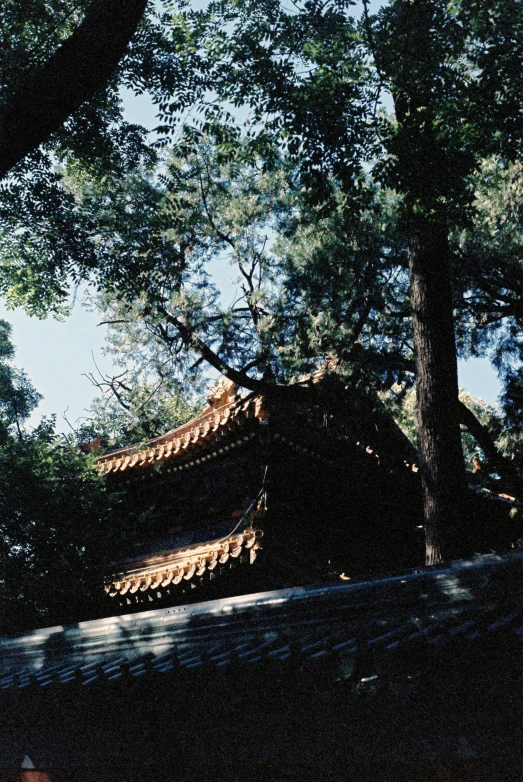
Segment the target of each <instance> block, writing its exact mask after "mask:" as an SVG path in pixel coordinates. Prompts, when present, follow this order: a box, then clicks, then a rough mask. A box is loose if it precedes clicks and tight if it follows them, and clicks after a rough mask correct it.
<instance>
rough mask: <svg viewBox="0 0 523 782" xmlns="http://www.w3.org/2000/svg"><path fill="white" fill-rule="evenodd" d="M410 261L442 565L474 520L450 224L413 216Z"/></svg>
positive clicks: (430, 540) (423, 456)
mask: <svg viewBox="0 0 523 782" xmlns="http://www.w3.org/2000/svg"><path fill="white" fill-rule="evenodd" d="M409 268H410V286H411V288H410V295H411V304H412V318H413V328H414V347H415V352H416V389H417V405H416V431H417V435H418V446H419V455H420V472H421V479H422V484H423V494H424V516H425V539H426V563H427V565H434V564H437V563H439V562H442V561H443V560H444V559H445V558H448V557H452V556H453V555H454V554H455V553H456V551H457V543H458V541H459V540H460V538H461V535H462V534H464V533H465V529H464V527H466V523H465V502H466V478H465V463H464V459H463V451H462V447H461V435H460V427H459V413H458V373H457V359H456V345H455V339H454V324H453V318H452V293H451V283H450V263H449V246H448V239H447V234H446V230H445V227H444V225H441V224H438V223H431V222H430V221H429V220H427V219H423V218H418V219H417V220H416V221H415V222H414V223H413V229H412V232H411V235H410V240H409Z"/></svg>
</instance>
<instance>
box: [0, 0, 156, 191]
mask: <svg viewBox="0 0 523 782" xmlns="http://www.w3.org/2000/svg"><path fill="white" fill-rule="evenodd" d="M146 4H147V0H94V2H93V3H92V5H91V6H90V7H89V10H88V11H87V13H86V15H85V17H84V19H83V21H82V22H81V24H80V25H79V26H78V27H77V28H76V30H75V31H74V32H73V33H72V35H71V36H70V37H69V38H68V39H67V40H66V41H65V42H64V43H63V44H62V45H61V46H60V47H59V48H58V49H57V51H56V52H55V53H54V54H53V55H52V56H51V57H50V58H49V59H48V60H47V62H46V63H45V64H44V65H43V66H41V67H40V68H39V70H37V71H36V72H33V73H31V74H27V78H25V79H23V80H22V83H21V85H20V86H18V87H17V89H16V90H15V91H14V93H13V94H12V95H11V96H10V97H9V98H8V99H7V101H6V103H5V104H4V105H3V106H2V107H1V108H0V177H4V176H5V175H6V174H7V172H8V171H9V170H10V169H11V168H12V167H13V166H14V165H15V164H16V163H18V162H19V161H20V160H22V158H24V157H25V155H27V154H28V153H29V152H31V151H32V150H34V149H36V148H37V147H38V146H39V145H40V144H42V143H43V142H45V141H46V140H47V139H48V138H49V136H50V135H51V133H53V132H54V131H55V130H57V129H58V128H59V127H60V126H61V125H62V124H63V123H64V122H65V120H66V119H67V117H68V116H70V115H71V114H72V113H73V112H74V111H76V110H77V109H78V108H79V107H80V106H81V104H82V103H84V102H85V101H86V100H88V99H89V98H90V97H92V95H93V94H94V93H95V92H96V91H97V90H99V89H101V88H102V87H103V86H104V84H105V83H106V82H107V80H108V79H109V77H110V76H111V74H112V73H113V71H114V69H115V68H116V66H117V64H118V62H119V60H120V59H121V57H122V56H123V54H124V52H125V49H126V47H127V45H128V43H129V41H130V39H131V37H132V36H133V34H134V32H135V30H136V28H137V26H138V23H139V21H140V19H141V17H142V15H143V12H144V10H145V7H146Z"/></svg>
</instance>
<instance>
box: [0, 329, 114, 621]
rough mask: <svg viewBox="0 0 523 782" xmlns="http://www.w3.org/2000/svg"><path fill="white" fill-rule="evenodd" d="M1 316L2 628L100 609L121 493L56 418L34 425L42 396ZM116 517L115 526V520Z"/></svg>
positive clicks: (0, 543) (0, 509)
mask: <svg viewBox="0 0 523 782" xmlns="http://www.w3.org/2000/svg"><path fill="white" fill-rule="evenodd" d="M13 353H14V350H13V346H12V344H11V341H10V327H9V325H8V324H7V323H6V322H5V321H0V626H1V628H2V632H12V631H15V630H18V629H21V628H23V627H26V626H28V625H35V624H36V625H38V624H40V625H41V624H51V623H53V622H64V621H72V620H73V619H74V620H77V619H78V617H79V616H81V615H82V614H85V612H86V610H87V607H86V600H89V599H91V600H93V601H94V606H93V605H92V606H91V610H96V601H97V599H98V598H97V594H98V593H99V592H100V588H101V583H102V576H103V566H104V565H105V564H106V563H107V561H108V559H109V557H110V556H111V555H113V554H114V551H115V550H116V549H117V548H118V546H119V540H120V536H121V535H122V534H125V533H124V529H125V528H124V525H123V524H122V523H121V521H122V520H121V519H120V524H119V523H117V521H116V520H117V517H118V513H119V497H118V496H117V495H110V494H108V493H107V491H106V488H105V486H104V484H103V482H102V480H101V479H100V477H99V476H98V472H97V470H96V469H95V468H94V466H93V461H92V458H86V457H84V456H80V455H79V454H78V451H77V449H76V447H75V446H74V444H73V443H72V442H70V441H67V440H65V439H64V438H63V437H60V436H58V435H56V434H55V431H54V421H53V420H45V419H44V420H42V422H41V423H40V425H39V426H37V427H36V428H35V429H33V430H32V431H31V430H27V429H26V428H25V427H24V421H25V419H26V418H27V416H28V415H29V413H30V412H31V410H32V409H33V408H34V407H35V406H36V404H37V403H38V400H39V398H40V397H39V395H38V394H37V393H36V391H35V390H34V388H33V387H32V385H31V383H30V382H29V380H28V379H27V377H26V376H25V375H24V373H23V372H21V371H20V370H18V369H17V368H16V367H15V366H14V364H13V361H12V358H13ZM111 520H112V521H113V524H111Z"/></svg>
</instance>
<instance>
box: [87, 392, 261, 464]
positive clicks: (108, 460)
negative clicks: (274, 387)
mask: <svg viewBox="0 0 523 782" xmlns="http://www.w3.org/2000/svg"><path fill="white" fill-rule="evenodd" d="M217 388H218V391H219V392H220V393H217V392H216V390H215V392H214V393H213V394H211V395H210V397H209V400H208V402H209V404H208V405H207V407H205V408H204V410H203V411H202V412H201V413H200V415H198V416H196V418H193V419H192V420H191V421H188V422H187V423H186V424H182V426H179V427H177V428H176V429H173V430H172V431H170V432H167V433H166V434H164V435H161V436H160V437H156V438H154V439H152V440H149V441H147V442H146V443H143V444H141V445H139V446H131V447H128V448H121V449H120V450H118V451H113V452H111V453H108V454H104V455H103V456H101V457H100V458H99V459H98V460H97V464H98V465H99V467H100V470H101V471H102V472H104V473H106V474H108V473H113V474H114V473H118V472H125V471H127V470H131V469H140V468H144V467H145V468H147V467H150V466H152V465H155V464H159V463H161V462H165V461H170V460H174V459H176V458H177V457H179V456H185V455H186V454H187V453H188V452H190V451H192V450H195V449H197V448H198V447H199V446H201V445H203V444H204V443H206V442H208V441H210V440H212V439H218V438H219V436H220V435H221V434H224V433H226V432H231V431H234V429H235V428H237V427H239V426H240V425H241V424H242V423H245V422H246V421H248V420H252V419H257V420H259V421H262V420H265V419H266V418H267V411H266V409H265V407H264V402H265V400H264V397H262V396H256V395H252V394H251V395H249V396H247V397H245V398H243V399H239V398H238V396H237V394H236V387H235V386H234V385H233V384H232V383H225V382H222V383H221V384H219V385H218V387H217ZM247 439H248V438H247Z"/></svg>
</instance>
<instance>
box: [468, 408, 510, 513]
mask: <svg viewBox="0 0 523 782" xmlns="http://www.w3.org/2000/svg"><path fill="white" fill-rule="evenodd" d="M458 415H459V421H460V423H461V424H463V425H464V426H466V427H467V429H468V431H469V432H470V434H471V435H472V436H473V438H474V439H475V440H476V442H477V444H478V445H479V447H480V448H481V450H482V451H483V453H484V454H485V456H486V457H487V461H488V464H489V467H490V468H491V469H492V470H493V471H495V472H497V473H499V475H500V477H501V479H502V480H503V482H504V483H505V485H506V487H507V489H510V491H512V493H513V494H514V495H515V496H516V497H517V498H518V499H520V498H521V496H522V491H521V490H522V482H521V477H520V475H519V473H518V471H517V470H516V468H515V467H514V465H512V464H511V463H510V461H509V460H508V459H506V458H505V457H504V456H503V455H502V454H501V453H500V452H499V451H498V449H497V448H496V445H495V443H494V440H493V439H492V437H491V435H490V433H489V431H488V429H487V427H486V426H483V424H482V423H481V422H480V421H478V419H477V418H476V416H475V415H474V413H473V412H472V410H470V409H469V408H468V407H467V406H466V405H465V404H463V402H462V401H461V400H459V401H458Z"/></svg>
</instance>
